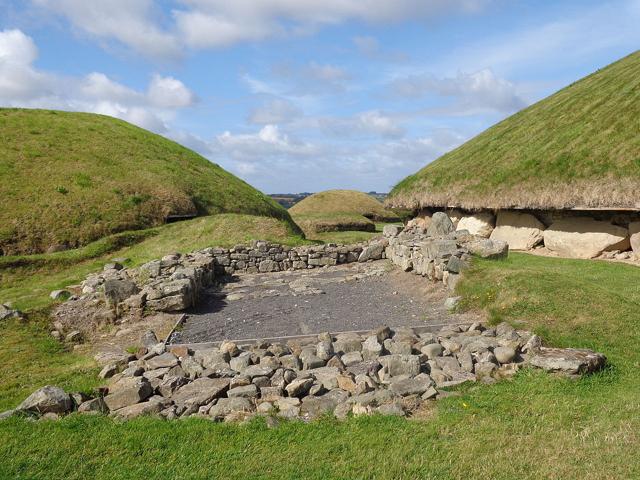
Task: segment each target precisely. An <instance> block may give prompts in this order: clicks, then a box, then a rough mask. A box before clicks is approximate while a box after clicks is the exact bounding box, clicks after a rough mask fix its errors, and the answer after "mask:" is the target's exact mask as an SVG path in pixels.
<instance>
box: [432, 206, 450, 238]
mask: <svg viewBox="0 0 640 480" xmlns="http://www.w3.org/2000/svg"><path fill="white" fill-rule="evenodd" d="M454 230H455V227H454V226H453V222H451V219H450V218H449V216H448V215H447V214H446V213H444V212H436V213H434V214H433V216H432V217H431V224H430V225H429V228H427V235H429V236H431V237H438V236H441V235H447V234H449V233H451V232H453V231H454Z"/></svg>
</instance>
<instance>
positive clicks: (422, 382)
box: [389, 373, 434, 397]
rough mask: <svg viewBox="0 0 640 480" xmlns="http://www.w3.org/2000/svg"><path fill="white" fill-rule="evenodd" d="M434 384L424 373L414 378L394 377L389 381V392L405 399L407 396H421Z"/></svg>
mask: <svg viewBox="0 0 640 480" xmlns="http://www.w3.org/2000/svg"><path fill="white" fill-rule="evenodd" d="M433 384H434V382H433V380H431V377H429V375H427V374H426V373H421V374H419V375H416V376H415V377H405V376H400V377H394V378H392V379H391V380H390V381H389V390H391V391H392V392H393V393H395V394H397V395H400V396H401V397H405V396H407V395H421V394H423V393H424V392H426V391H427V390H428V389H429V387H431V386H433Z"/></svg>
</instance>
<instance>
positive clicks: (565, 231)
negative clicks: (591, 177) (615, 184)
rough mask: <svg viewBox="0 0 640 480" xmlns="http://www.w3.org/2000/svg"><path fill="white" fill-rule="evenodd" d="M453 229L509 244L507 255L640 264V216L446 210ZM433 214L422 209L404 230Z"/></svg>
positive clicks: (428, 220) (422, 224) (427, 220)
mask: <svg viewBox="0 0 640 480" xmlns="http://www.w3.org/2000/svg"><path fill="white" fill-rule="evenodd" d="M446 213H447V214H448V216H449V217H450V218H451V220H452V223H453V225H454V226H455V227H456V230H458V231H462V230H467V231H468V232H469V233H472V234H474V235H479V236H482V237H485V238H490V239H492V240H501V241H505V242H507V243H508V244H509V248H511V249H512V250H525V251H526V250H533V249H544V251H546V252H548V253H549V254H552V255H559V256H563V257H573V258H596V257H602V258H615V259H620V260H629V259H634V258H635V259H640V212H624V211H575V210H560V211H544V210H500V211H476V212H469V211H462V210H459V209H448V210H446ZM432 216H433V211H431V210H423V211H421V212H419V213H418V215H417V216H416V218H414V219H413V220H411V221H410V222H409V226H410V227H413V228H418V229H421V230H422V231H425V232H426V230H427V229H428V228H429V225H430V224H431V219H432Z"/></svg>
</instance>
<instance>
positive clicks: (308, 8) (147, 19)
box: [0, 0, 640, 193]
mask: <svg viewBox="0 0 640 480" xmlns="http://www.w3.org/2000/svg"><path fill="white" fill-rule="evenodd" d="M638 25H640V0H619V1H611V2H602V1H589V0H580V1H577V0H576V1H544V0H537V1H533V0H531V1H524V0H523V1H516V0H514V1H508V0H377V1H374V0H233V1H231V2H230V1H228V0H157V1H152V0H110V1H108V2H107V1H104V2H103V1H97V0H95V1H93V0H21V1H17V0H16V1H14V0H0V105H2V106H24V107H34V108H35V107H39V108H59V109H64V110H77V111H88V112H97V113H103V114H107V115H112V116H116V117H119V118H122V119H125V120H127V121H130V122H132V123H135V124H137V125H140V126H142V127H144V128H147V129H149V130H153V131H155V132H157V133H160V134H162V135H165V136H166V137H169V138H172V139H174V140H176V141H178V142H181V143H183V144H185V145H187V146H189V147H191V148H193V149H195V150H197V151H198V152H200V153H201V154H203V155H204V156H206V157H207V158H209V159H211V160H212V161H214V162H216V163H218V164H220V165H222V166H223V167H224V168H226V169H227V170H229V171H231V172H233V173H234V174H236V175H238V176H240V177H241V178H243V179H245V180H247V181H248V182H249V183H251V184H252V185H254V186H256V187H258V188H260V189H261V190H263V191H265V192H267V193H277V192H301V191H319V190H324V189H328V188H355V189H359V190H365V191H368V190H377V191H388V190H389V189H390V188H391V187H392V186H393V185H394V184H395V183H396V182H398V181H399V180H401V179H402V178H404V177H405V176H406V175H408V174H410V173H413V172H415V171H416V170H418V169H419V168H421V167H423V166H424V165H426V164H427V163H429V162H430V161H432V160H434V159H435V158H437V157H438V156H440V155H441V154H443V153H445V152H447V151H449V150H451V149H452V148H454V147H456V146H457V145H459V144H461V143H462V142H464V141H465V140H467V139H469V138H471V137H473V136H474V135H476V134H477V133H479V132H481V131H482V130H484V129H485V128H487V127H489V126H490V125H492V124H494V123H496V122H498V121H499V120H501V119H503V118H505V117H506V116H508V115H510V114H512V113H513V112H515V111H517V110H519V109H521V108H524V107H525V106H527V105H529V104H531V103H533V102H535V101H537V100H539V99H541V98H543V97H545V96H547V95H549V94H550V93H553V92H554V91H556V90H558V89H560V88H562V87H563V86H565V85H567V84H570V83H571V82H573V81H575V80H577V79H579V78H581V77H583V76H584V75H587V74H589V73H591V72H593V71H595V70H597V69H598V68H601V67H603V66H605V65H607V64H608V63H610V62H612V61H615V60H617V59H618V58H620V57H623V56H625V55H627V54H629V53H631V52H633V51H635V50H636V49H637V48H638V45H640V29H639V28H638ZM140 167H141V168H144V165H141V166H140Z"/></svg>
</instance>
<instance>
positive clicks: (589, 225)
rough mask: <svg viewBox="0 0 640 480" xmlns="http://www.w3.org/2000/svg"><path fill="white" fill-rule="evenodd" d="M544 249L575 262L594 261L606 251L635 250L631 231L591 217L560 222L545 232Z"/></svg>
mask: <svg viewBox="0 0 640 480" xmlns="http://www.w3.org/2000/svg"><path fill="white" fill-rule="evenodd" d="M544 245H545V247H547V248H548V249H549V250H551V251H552V252H556V253H557V254H559V255H561V256H564V257H572V258H594V257H597V256H598V255H600V254H601V253H602V252H605V251H611V250H623V251H624V250H628V249H629V247H630V246H631V245H630V242H629V230H627V229H626V228H623V227H618V226H617V225H613V224H611V223H609V222H602V221H598V220H594V219H592V218H588V217H569V218H563V219H560V220H556V221H555V222H553V224H552V225H551V226H550V227H549V228H548V229H547V230H545V232H544Z"/></svg>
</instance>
